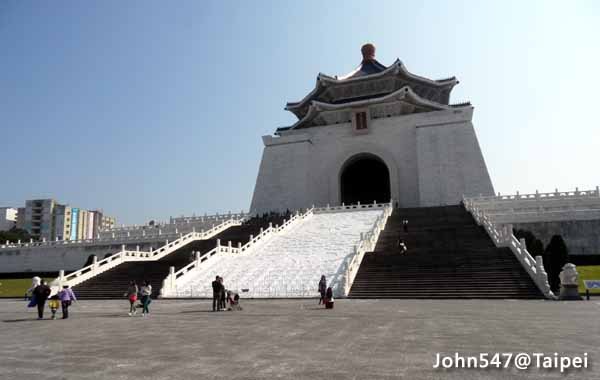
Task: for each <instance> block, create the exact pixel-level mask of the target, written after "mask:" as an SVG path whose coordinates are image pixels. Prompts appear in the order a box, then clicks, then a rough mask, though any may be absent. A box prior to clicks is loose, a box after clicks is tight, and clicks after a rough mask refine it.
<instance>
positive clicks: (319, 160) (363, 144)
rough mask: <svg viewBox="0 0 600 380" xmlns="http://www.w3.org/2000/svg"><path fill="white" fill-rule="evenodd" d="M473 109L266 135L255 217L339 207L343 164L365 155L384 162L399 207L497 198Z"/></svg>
mask: <svg viewBox="0 0 600 380" xmlns="http://www.w3.org/2000/svg"><path fill="white" fill-rule="evenodd" d="M472 115H473V108H472V107H465V108H460V109H454V110H447V111H437V112H428V113H421V114H412V115H405V116H400V117H390V118H381V119H376V120H370V122H369V132H368V133H366V134H363V133H361V134H356V133H355V132H354V131H353V130H352V126H351V124H350V123H344V124H337V125H329V126H323V127H314V128H307V129H300V130H297V131H295V130H294V131H286V132H282V136H281V137H272V136H264V137H263V142H264V143H265V148H264V151H263V157H262V161H261V164H260V169H259V173H258V177H257V181H256V187H255V190H254V196H253V199H252V205H251V212H253V213H255V212H265V211H269V210H285V209H286V208H289V209H295V208H299V207H308V206H310V205H312V204H315V205H326V204H328V203H329V204H331V205H337V204H339V203H340V199H341V194H340V184H339V180H340V175H341V170H342V167H343V165H344V163H345V162H346V161H347V160H348V159H350V158H351V157H353V156H355V155H357V154H360V153H371V154H374V155H376V156H378V157H379V158H381V159H382V160H383V161H384V162H385V164H386V165H387V167H388V169H389V171H390V184H391V194H392V198H393V199H394V200H398V201H399V204H400V206H401V207H416V206H429V205H434V204H456V203H458V202H459V201H460V199H461V198H462V195H463V193H465V194H477V195H478V194H484V195H492V194H493V193H494V190H493V187H492V183H491V180H490V177H489V174H488V172H487V168H486V166H485V162H484V160H483V157H482V154H481V150H480V149H479V145H478V143H477V137H476V135H475V133H474V129H473V126H472V124H471V118H472Z"/></svg>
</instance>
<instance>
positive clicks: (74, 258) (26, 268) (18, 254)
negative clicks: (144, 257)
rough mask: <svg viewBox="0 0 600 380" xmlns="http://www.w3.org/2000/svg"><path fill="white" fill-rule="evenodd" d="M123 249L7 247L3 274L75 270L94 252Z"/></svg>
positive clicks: (143, 246)
mask: <svg viewBox="0 0 600 380" xmlns="http://www.w3.org/2000/svg"><path fill="white" fill-rule="evenodd" d="M162 244H164V241H163V242H157V241H153V242H141V243H139V244H128V245H126V247H127V249H130V250H135V249H136V246H137V245H139V247H140V250H142V251H147V250H149V249H150V247H151V246H152V248H157V247H159V246H161V245H162ZM120 250H121V245H120V244H113V245H91V246H88V245H79V246H58V247H45V248H41V247H33V248H14V249H3V250H0V273H13V272H32V273H36V272H57V271H59V270H63V269H64V270H65V271H66V272H71V271H75V270H78V269H81V267H83V265H84V264H85V262H86V261H87V259H88V257H89V256H90V255H96V256H97V257H98V259H102V258H104V256H105V255H106V254H114V253H116V252H119V251H120Z"/></svg>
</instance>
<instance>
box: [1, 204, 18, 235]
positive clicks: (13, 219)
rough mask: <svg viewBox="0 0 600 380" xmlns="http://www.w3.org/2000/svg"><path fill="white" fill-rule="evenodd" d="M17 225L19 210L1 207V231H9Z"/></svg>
mask: <svg viewBox="0 0 600 380" xmlns="http://www.w3.org/2000/svg"><path fill="white" fill-rule="evenodd" d="M16 225H17V209H16V208H14V207H0V231H8V230H10V229H12V228H13V227H15V226H16Z"/></svg>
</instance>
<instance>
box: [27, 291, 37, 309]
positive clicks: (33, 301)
mask: <svg viewBox="0 0 600 380" xmlns="http://www.w3.org/2000/svg"><path fill="white" fill-rule="evenodd" d="M35 306H37V299H36V297H35V294H34V295H32V296H31V300H30V301H29V303H28V304H27V307H35Z"/></svg>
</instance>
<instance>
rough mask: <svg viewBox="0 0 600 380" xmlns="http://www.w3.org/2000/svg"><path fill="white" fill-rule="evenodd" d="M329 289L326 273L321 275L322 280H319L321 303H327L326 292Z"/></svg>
mask: <svg viewBox="0 0 600 380" xmlns="http://www.w3.org/2000/svg"><path fill="white" fill-rule="evenodd" d="M326 291H327V279H326V278H325V275H322V276H321V280H320V281H319V294H320V295H321V298H319V305H320V304H321V303H323V304H324V303H325V292H326Z"/></svg>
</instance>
